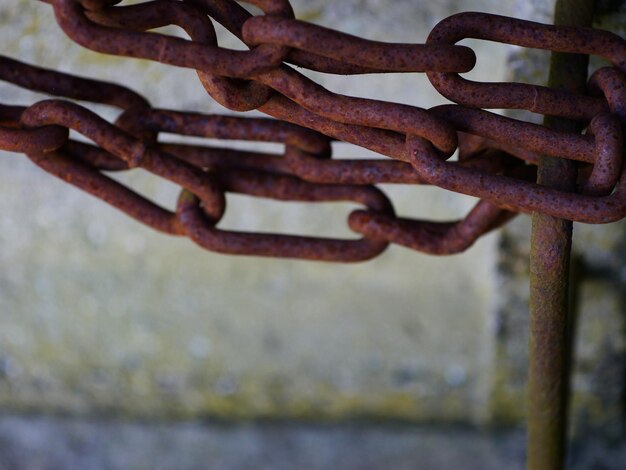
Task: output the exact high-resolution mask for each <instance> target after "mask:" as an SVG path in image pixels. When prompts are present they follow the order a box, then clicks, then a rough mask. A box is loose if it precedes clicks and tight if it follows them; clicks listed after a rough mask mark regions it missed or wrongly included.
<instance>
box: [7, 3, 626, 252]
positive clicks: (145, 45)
mask: <svg viewBox="0 0 626 470" xmlns="http://www.w3.org/2000/svg"><path fill="white" fill-rule="evenodd" d="M45 3H48V4H50V5H51V6H52V8H53V10H54V15H55V17H56V20H57V22H58V23H59V25H60V26H61V28H62V29H63V30H64V31H65V33H66V34H67V35H68V36H69V37H70V38H72V39H74V40H75V41H76V42H78V43H79V44H81V45H83V46H85V47H87V48H89V49H92V50H96V51H99V52H103V53H108V54H114V55H119V56H123V57H131V58H142V59H148V60H154V61H158V62H161V63H164V64H169V65H174V66H179V67H186V68H192V69H195V70H196V71H197V73H198V77H199V79H200V82H201V83H202V85H203V86H204V88H205V89H206V91H207V92H208V94H209V95H211V96H212V97H213V98H214V99H215V100H216V101H217V102H219V103H220V104H222V105H224V106H226V107H227V108H229V109H232V110H234V111H248V110H254V109H256V110H259V111H261V112H263V113H265V114H267V115H269V116H271V117H272V118H242V117H234V116H218V115H208V114H202V113H197V112H196V113H191V112H185V111H179V110H165V109H157V108H153V107H151V105H150V103H149V102H148V100H147V99H145V98H144V97H143V96H141V95H140V94H138V93H136V92H135V91H132V90H129V89H128V88H126V87H123V86H120V85H116V84H112V83H105V82H101V81H97V80H92V79H85V78H81V77H78V76H74V75H69V74H66V73H60V72H55V71H50V70H46V69H42V68H40V67H36V66H32V65H28V64H24V63H22V62H19V61H16V60H14V59H11V58H8V57H0V80H4V81H8V82H11V83H13V84H15V85H17V86H21V87H25V88H28V89H32V90H35V91H39V92H43V93H47V94H49V95H51V96H52V97H53V98H55V99H54V100H44V101H40V102H38V103H35V104H32V105H31V106H28V107H19V106H9V105H2V106H0V126H1V127H0V148H2V149H5V150H10V151H14V152H22V153H26V154H27V155H28V156H29V157H30V158H31V159H32V160H33V161H35V163H37V164H38V165H39V166H41V167H42V168H44V169H46V170H47V171H49V172H50V173H52V174H54V175H56V176H58V177H60V178H62V179H64V180H65V181H68V182H70V183H71V184H74V185H76V186H78V187H81V188H82V189H84V190H86V191H88V192H90V193H91V194H93V195H95V196H97V197H100V198H102V199H104V200H105V201H107V202H109V203H111V204H113V205H114V206H116V207H118V208H120V209H121V210H123V211H124V212H126V213H128V214H129V215H130V216H132V217H134V218H136V219H138V220H140V221H142V222H144V223H146V224H148V225H150V226H152V227H154V228H157V229H158V230H161V231H165V232H167V233H172V234H176V235H187V236H189V237H191V238H192V239H194V241H196V242H197V243H199V244H200V245H201V246H204V247H205V248H208V249H213V250H216V251H222V252H229V253H235V252H238V253H246V254H257V255H267V256H290V257H303V258H307V259H323V260H326V261H333V260H334V261H356V260H362V259H367V258H370V257H372V256H375V254H378V253H379V252H381V251H382V249H383V247H384V246H386V245H387V244H388V243H396V244H399V245H402V246H405V247H408V248H411V249H414V250H418V251H422V252H425V253H430V254H452V253H457V252H459V251H462V250H465V249H467V248H468V247H469V246H471V245H472V244H473V243H474V242H475V241H476V240H477V239H478V238H479V237H480V236H482V235H483V234H485V233H487V232H489V231H490V230H493V229H495V228H497V227H499V226H500V225H502V224H504V223H506V221H508V220H509V219H510V218H512V217H513V216H514V214H515V213H517V212H526V213H530V212H533V211H535V212H540V213H543V214H548V215H552V216H556V217H561V218H565V219H568V220H574V221H579V222H586V223H606V222H611V221H615V220H619V219H621V218H623V217H624V216H626V179H625V176H624V174H623V165H624V161H623V129H622V126H623V120H624V117H625V116H626V111H625V107H624V103H625V99H626V98H625V97H626V93H625V92H626V80H625V78H624V71H625V70H626V42H625V41H624V40H623V39H622V38H620V37H618V36H616V35H614V34H612V33H609V32H606V31H600V30H595V29H588V28H578V27H566V26H553V25H542V24H539V23H532V22H528V21H524V20H518V19H514V18H505V17H501V16H496V15H489V14H484V13H461V14H458V15H454V16H451V17H449V18H446V19H444V20H443V21H441V22H440V23H439V24H438V25H436V26H435V28H434V29H433V30H432V31H431V33H430V35H429V36H428V40H427V41H426V43H425V44H394V43H383V42H378V41H372V40H369V39H363V38H359V37H355V36H351V35H348V34H345V33H343V32H340V31H335V30H331V29H328V28H325V27H322V26H318V25H313V24H311V23H307V22H305V21H302V20H296V19H295V16H294V12H293V9H292V7H291V5H290V4H289V2H288V1H287V0H255V1H251V2H248V3H251V4H254V5H255V6H257V7H258V8H259V9H260V10H261V12H262V14H261V15H253V14H251V13H250V12H248V11H247V10H246V9H244V8H243V7H242V6H240V5H239V4H238V3H237V2H235V1H233V0H184V1H171V0H152V1H148V2H144V3H140V4H134V5H123V4H122V5H118V4H120V3H122V2H120V1H115V0H45ZM212 21H216V22H218V23H220V24H221V25H222V26H224V27H225V28H226V29H228V30H229V31H230V32H231V33H233V34H234V35H235V36H237V37H238V38H240V39H241V40H242V41H243V42H244V43H245V44H246V45H247V46H248V48H249V50H247V51H246V50H237V51H234V50H230V49H226V48H223V47H221V46H220V45H219V44H218V40H217V35H216V33H215V28H214V26H213V23H212ZM168 25H173V26H177V27H179V28H181V29H182V30H183V31H184V32H185V33H186V34H187V36H188V38H187V39H185V38H181V37H174V36H171V35H167V34H165V33H162V32H155V31H153V30H154V29H155V28H160V27H163V26H168ZM463 38H477V39H483V40H489V41H498V42H504V43H508V44H516V45H519V46H522V47H532V48H541V49H548V50H552V51H560V52H569V53H585V54H592V55H597V56H600V57H604V58H606V59H608V60H609V61H610V62H611V63H612V66H611V67H605V68H603V69H601V70H599V71H597V72H596V73H595V74H594V75H593V76H592V77H591V79H590V80H589V84H588V92H587V93H584V92H581V91H577V92H575V93H574V92H570V91H564V90H561V89H556V88H550V87H542V86H537V85H527V84H516V83H477V82H470V81H468V80H465V79H463V78H461V77H460V76H459V75H458V74H459V73H463V72H467V71H469V70H471V69H472V68H473V67H474V64H475V62H476V56H475V54H474V52H473V51H472V50H471V49H470V48H468V47H465V46H459V45H456V43H457V42H458V41H460V40H462V39H463ZM287 64H292V65H296V66H299V67H304V68H308V69H311V70H315V71H318V72H324V73H335V74H352V75H354V74H366V73H388V72H399V73H415V72H425V73H426V74H427V75H428V77H429V78H430V80H431V82H432V84H433V85H434V86H435V88H436V89H437V90H439V91H440V92H441V93H442V94H443V95H444V96H446V97H448V98H449V99H451V100H452V101H455V102H456V103H458V104H455V105H443V106H437V107H435V108H431V109H423V108H419V107H416V106H409V105H406V104H401V103H391V102H385V101H380V100H375V99H370V98H361V97H353V96H346V95H343V94H339V93H335V92H332V91H330V90H327V89H325V88H323V87H322V86H320V85H319V84H317V83H315V81H313V80H312V79H311V78H308V77H307V76H305V75H304V74H302V73H300V72H298V71H297V70H296V69H294V68H292V67H290V66H289V65H287ZM59 98H70V99H73V100H79V101H81V102H83V103H81V104H77V103H70V102H68V101H64V100H61V99H59ZM89 102H91V103H99V104H106V105H110V106H114V107H116V108H118V109H120V110H121V111H122V113H121V114H120V115H119V116H118V118H117V119H116V120H115V122H108V121H106V120H104V119H102V118H101V117H100V116H98V115H97V114H95V113H94V112H93V111H92V110H90V109H89V107H88V103H89ZM489 108H523V109H529V110H531V111H534V112H540V113H544V114H548V115H557V116H564V117H567V118H569V119H575V120H578V121H580V122H581V123H584V125H585V126H586V127H587V132H586V133H585V134H580V133H577V132H571V131H562V130H555V129H549V128H547V127H545V126H542V125H537V124H532V123H527V122H522V121H518V120H514V119H511V118H508V117H504V116H500V115H497V114H493V113H490V112H489V111H486V109H489ZM69 129H72V130H74V131H77V132H79V133H81V134H82V135H83V136H85V137H86V138H87V139H88V140H90V141H91V142H90V143H85V142H78V141H75V140H73V139H68V130H69ZM161 134H176V135H183V136H194V137H202V138H209V139H219V140H220V141H232V140H243V141H248V142H274V143H279V144H282V146H283V147H282V151H278V152H262V151H257V150H235V149H232V148H228V146H227V145H223V144H220V145H215V144H214V143H212V144H210V145H208V144H207V145H205V144H187V143H168V142H163V141H161V138H160V136H161ZM333 141H343V142H349V143H351V144H354V145H356V146H358V147H361V148H364V149H367V150H371V151H374V152H376V153H378V154H380V155H381V158H379V159H371V158H351V159H344V158H336V157H334V156H333V152H332V147H331V145H332V142H333ZM457 149H458V150H459V152H460V153H459V157H458V159H456V160H454V159H451V158H450V157H451V156H452V155H453V153H454V152H455V151H456V150H457ZM540 155H549V156H552V157H556V158H559V159H567V160H570V161H572V162H574V163H575V164H576V165H578V166H579V168H580V177H579V182H578V191H577V192H572V191H569V190H563V189H557V188H549V187H545V186H542V185H538V184H537V183H536V182H535V178H536V165H537V164H538V162H539V160H540V157H539V156H540ZM135 167H141V168H144V169H145V170H147V171H149V172H151V173H153V174H154V175H157V176H159V177H163V178H166V179H168V180H171V181H173V182H174V183H176V184H177V185H179V186H181V188H182V189H181V190H182V191H183V192H182V193H181V194H182V195H181V198H179V204H178V210H177V212H176V213H175V212H172V211H167V210H166V209H163V208H161V207H159V206H157V205H155V204H153V203H152V202H150V201H148V200H147V199H145V198H143V197H142V196H140V195H138V194H136V193H134V192H133V191H132V190H130V189H127V188H124V187H123V186H122V185H121V184H119V183H117V182H115V181H113V180H111V179H109V177H108V176H106V175H105V174H104V173H102V172H107V171H127V170H129V169H132V168H135ZM253 182H256V183H254V184H253ZM383 183H393V184H411V185H434V186H438V187H440V188H443V189H446V190H451V191H455V192H458V193H462V194H468V195H471V196H476V197H479V198H481V199H482V200H481V201H479V202H478V203H477V204H476V206H475V207H474V209H472V211H470V212H469V214H468V215H467V216H466V217H464V218H463V219H461V220H458V221H453V222H432V221H426V220H412V219H406V218H403V217H401V216H396V215H395V213H394V210H393V207H392V205H391V203H390V202H387V203H386V204H382V205H381V204H380V203H375V204H373V203H372V201H370V200H367V201H365V200H361V199H362V195H361V196H358V197H357V196H355V195H357V194H361V191H364V192H363V193H362V194H374V193H375V194H380V195H381V196H380V197H383V195H382V192H380V190H379V189H376V188H375V187H374V186H373V185H378V184H383ZM272 184H273V185H278V186H279V188H275V189H274V190H275V191H278V192H272V191H270V190H269V189H268V187H269V186H268V185H272ZM260 188H265V189H263V190H262V191H261V189H260ZM280 188H283V189H282V190H283V191H286V192H285V193H280ZM286 188H291V189H290V190H287V189H286ZM359 188H360V189H359ZM372 191H373V192H372ZM228 192H244V193H246V194H252V195H256V196H258V197H269V198H283V199H285V200H291V199H295V200H307V201H310V202H320V201H323V200H335V199H337V195H338V194H341V195H342V196H341V197H340V198H339V199H341V200H344V199H348V200H352V201H354V198H355V197H357V199H358V198H361V199H359V202H360V203H362V204H364V205H365V208H363V209H359V210H356V211H354V212H353V213H352V214H350V215H349V216H348V225H349V227H350V228H351V229H352V230H353V231H355V232H356V233H358V234H360V235H361V236H363V237H364V238H363V239H362V240H360V241H359V240H326V239H316V238H314V237H309V238H307V237H304V238H302V237H295V238H290V236H288V235H276V236H266V234H254V233H246V234H237V233H231V232H228V231H224V230H221V229H219V228H218V224H219V221H220V220H221V218H222V216H223V214H224V211H225V210H226V199H225V195H226V194H227V193H228ZM324 194H325V195H326V196H327V198H326V199H325V198H324V197H322V195H324ZM294 195H297V197H294ZM307 195H308V196H307ZM342 198H344V199H342ZM385 200H386V199H385ZM198 201H199V202H198ZM383 206H384V207H383ZM181 217H183V218H184V221H185V222H184V223H183V219H182V218H181ZM236 240H239V241H236ZM255 240H256V241H255ZM318 242H319V243H318ZM340 247H341V248H340ZM315 253H317V255H315Z"/></svg>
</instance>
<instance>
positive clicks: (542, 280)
mask: <svg viewBox="0 0 626 470" xmlns="http://www.w3.org/2000/svg"><path fill="white" fill-rule="evenodd" d="M593 11H594V1H593V0H557V2H556V5H555V12H554V23H555V24H560V25H576V26H590V25H591V22H592V19H593ZM588 61H589V58H588V56H582V55H574V54H562V53H552V57H551V62H550V76H549V79H548V86H550V87H554V88H565V89H568V90H571V91H576V92H584V90H585V84H586V80H587V68H588ZM544 124H545V125H546V126H548V127H550V128H552V129H561V130H567V131H580V130H581V129H580V125H579V124H578V123H575V122H571V121H568V120H565V119H555V118H549V117H546V119H545V120H544ZM537 182H538V183H540V184H543V185H546V186H551V187H555V188H559V189H563V190H568V191H573V190H574V189H575V183H576V164H575V163H574V162H571V161H567V160H564V159H554V158H549V157H544V158H542V159H541V161H540V163H539V170H538V175H537ZM571 245H572V223H571V222H570V221H566V220H561V219H557V218H554V217H550V216H546V215H541V214H537V213H535V214H533V216H532V236H531V253H530V341H529V371H528V408H527V409H528V451H527V468H528V469H530V470H544V469H545V470H548V469H549V470H558V469H562V468H563V465H564V459H565V452H566V442H567V407H568V396H569V371H570V367H569V362H570V354H571V344H570V342H569V336H570V335H569V331H568V328H569V318H568V296H569V292H568V289H569V264H570V251H571Z"/></svg>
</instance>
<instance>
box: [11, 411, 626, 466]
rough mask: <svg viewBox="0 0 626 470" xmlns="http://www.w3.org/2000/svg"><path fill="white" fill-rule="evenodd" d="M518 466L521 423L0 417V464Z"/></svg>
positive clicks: (621, 456)
mask: <svg viewBox="0 0 626 470" xmlns="http://www.w3.org/2000/svg"><path fill="white" fill-rule="evenodd" d="M572 450H573V452H572V458H571V459H570V460H571V461H572V464H571V465H570V466H569V467H568V468H571V469H591V468H594V469H604V470H612V469H615V470H617V469H623V468H624V466H620V465H621V464H623V463H624V462H626V443H625V442H624V441H622V442H621V444H619V445H616V446H615V447H614V448H611V447H607V444H606V443H604V444H602V446H600V445H599V444H597V443H596V442H594V441H591V440H589V439H586V440H584V441H583V443H574V444H573V446H572ZM461 468H462V469H464V470H473V469H477V470H478V469H480V470H490V469H502V468H506V469H507V470H517V469H523V468H524V433H523V431H520V430H514V431H499V432H496V431H491V432H488V433H487V432H479V431H476V430H472V429H454V428H448V429H433V428H432V427H429V428H424V427H415V426H390V425H375V424H344V425H313V424H308V425H307V424H293V423H265V424H258V423H257V424H238V425H233V424H229V425H226V424H207V423H198V422H183V423H176V424H171V423H143V424H140V423H129V422H121V421H110V420H87V419H69V418H55V417H22V416H4V417H0V469H2V470H4V469H7V470H8V469H11V470H13V469H29V470H52V469H65V470H73V469H81V470H91V469H124V470H126V469H185V470H186V469H203V470H204V469H227V470H237V469H261V470H262V469H272V470H280V469H359V470H367V469H372V470H374V469H394V470H401V469H434V470H436V469H446V470H454V469H461Z"/></svg>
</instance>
